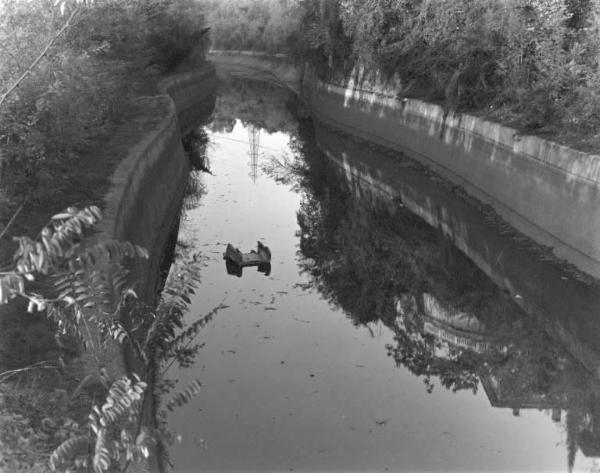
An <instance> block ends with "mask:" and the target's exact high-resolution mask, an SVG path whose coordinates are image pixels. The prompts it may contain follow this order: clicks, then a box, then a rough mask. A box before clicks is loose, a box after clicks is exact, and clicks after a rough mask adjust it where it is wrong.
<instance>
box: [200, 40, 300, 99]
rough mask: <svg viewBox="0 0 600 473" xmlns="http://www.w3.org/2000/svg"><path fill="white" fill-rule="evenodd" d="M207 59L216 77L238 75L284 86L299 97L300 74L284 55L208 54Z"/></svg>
mask: <svg viewBox="0 0 600 473" xmlns="http://www.w3.org/2000/svg"><path fill="white" fill-rule="evenodd" d="M208 58H209V59H210V61H211V62H213V63H214V64H215V66H216V67H217V75H218V76H219V77H222V76H223V75H225V74H227V75H234V76H235V75H238V76H241V77H249V78H252V79H258V80H264V81H266V82H273V83H275V84H278V85H281V86H284V87H287V88H289V89H290V90H292V91H294V92H295V93H296V94H298V95H300V93H301V90H302V72H301V69H299V68H297V67H296V66H294V65H293V64H291V63H290V61H289V60H288V59H287V58H286V56H284V55H269V54H264V53H257V52H254V51H218V50H213V51H211V52H210V54H209V56H208Z"/></svg>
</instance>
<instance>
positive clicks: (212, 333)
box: [169, 81, 600, 471]
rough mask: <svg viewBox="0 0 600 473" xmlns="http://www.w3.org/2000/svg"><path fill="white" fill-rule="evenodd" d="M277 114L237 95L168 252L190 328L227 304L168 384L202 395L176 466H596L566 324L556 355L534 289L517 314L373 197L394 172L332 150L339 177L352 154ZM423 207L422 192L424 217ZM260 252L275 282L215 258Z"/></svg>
mask: <svg viewBox="0 0 600 473" xmlns="http://www.w3.org/2000/svg"><path fill="white" fill-rule="evenodd" d="M290 100H291V98H290V97H289V96H287V94H286V93H285V92H284V91H282V90H281V89H277V88H274V87H273V86H268V85H266V84H260V83H252V82H239V81H232V82H231V83H229V84H225V86H224V87H223V88H222V90H221V97H220V99H219V100H218V101H217V111H216V115H215V121H214V122H213V123H212V125H209V127H208V129H209V130H212V131H211V133H210V134H209V136H210V144H209V146H208V157H209V160H210V163H211V166H210V167H211V171H212V173H213V175H212V176H211V175H204V176H203V177H202V180H203V182H202V188H203V189H204V191H205V192H206V193H205V194H204V195H202V197H201V198H200V199H197V200H195V201H194V205H189V206H188V209H187V212H186V215H185V218H184V221H183V223H182V229H181V231H180V245H179V250H178V252H179V253H180V254H181V255H182V256H181V258H182V259H183V258H184V255H185V254H188V253H189V251H190V248H193V251H199V252H201V254H202V259H201V260H202V264H203V266H204V267H203V269H202V271H201V273H200V277H201V279H202V283H201V285H200V287H199V288H198V291H197V293H196V294H195V296H194V297H193V299H192V301H191V307H192V308H191V311H190V314H189V321H190V322H191V321H193V320H195V317H196V316H197V315H199V314H205V313H207V312H209V311H210V309H211V308H213V307H215V306H217V305H219V304H221V303H224V304H225V305H226V306H228V307H227V308H224V309H222V310H221V311H220V312H219V313H218V314H216V315H215V317H214V319H213V320H212V322H211V323H210V324H208V326H207V327H206V330H205V331H204V332H203V333H202V334H201V338H202V339H201V340H200V341H201V343H202V344H203V345H202V348H201V349H200V350H199V351H198V353H197V355H196V358H195V363H194V364H193V365H192V366H189V367H187V368H179V369H172V370H171V371H170V375H171V376H172V377H174V378H177V379H178V380H179V385H180V386H186V385H189V383H190V382H192V381H193V380H196V379H198V380H200V382H201V383H202V385H203V388H202V390H201V391H200V393H199V394H198V396H197V397H196V398H194V399H193V400H192V401H190V402H189V403H188V404H186V405H185V406H183V407H182V408H181V409H179V410H176V411H175V412H174V413H173V414H172V415H171V416H170V418H169V426H170V428H171V430H173V431H174V432H175V433H177V434H180V435H181V438H182V441H181V443H179V444H175V445H174V446H173V447H172V448H171V461H172V462H173V463H174V466H175V467H174V470H175V471H192V470H194V471H196V470H209V471H210V470H212V471H223V470H290V469H295V470H310V471H315V470H355V471H365V470H369V471H372V470H382V471H383V470H390V471H394V470H402V471H467V470H468V471H492V470H494V471H525V470H527V471H568V469H569V468H571V467H572V468H573V469H574V470H578V471H579V470H582V471H589V470H591V469H593V468H594V466H595V460H594V457H596V456H600V399H599V396H598V395H597V393H599V392H600V391H598V383H597V382H596V381H595V379H594V377H593V376H592V375H591V374H590V372H589V370H588V369H586V368H584V366H583V365H582V363H581V362H580V360H578V359H577V358H576V356H577V350H573V349H571V348H572V347H574V346H575V343H574V342H573V340H576V339H574V338H573V336H572V334H578V331H577V330H576V327H571V326H569V327H567V328H568V329H569V330H570V332H569V333H570V334H571V337H570V338H569V343H570V345H569V344H567V345H568V346H567V345H565V344H563V343H560V342H559V341H557V340H561V341H563V340H562V339H561V338H560V337H557V335H556V331H554V330H551V329H550V328H551V327H550V326H551V325H552V324H553V323H554V322H553V321H552V320H550V319H549V320H548V321H547V322H546V323H545V324H544V323H542V322H543V321H540V318H539V317H537V316H536V317H533V316H532V315H531V314H528V313H526V312H524V311H523V309H522V306H523V305H524V304H523V303H522V300H527V301H529V300H531V299H530V296H529V294H530V293H534V292H535V294H537V296H539V297H543V295H544V290H545V284H546V283H545V280H544V279H543V278H536V279H535V280H532V281H530V286H529V288H528V291H529V292H527V291H526V290H521V289H519V290H520V292H522V296H521V297H520V299H519V298H515V295H514V293H512V292H511V291H506V290H501V289H500V288H498V286H497V285H495V284H494V283H492V281H491V280H490V279H488V278H487V277H486V275H485V274H484V273H483V272H482V271H481V270H480V269H479V268H478V267H476V266H475V265H474V264H473V263H472V262H471V261H470V260H469V259H468V258H467V257H465V256H464V254H463V253H462V252H460V251H458V250H457V249H456V248H455V247H454V246H453V245H452V244H451V242H450V240H449V238H448V236H447V233H445V232H443V231H441V230H438V229H436V228H433V227H431V226H429V225H428V224H426V223H425V222H424V221H423V220H421V219H420V218H419V217H417V216H415V215H413V214H412V213H410V212H409V211H408V210H407V209H406V205H405V202H406V199H404V200H402V199H400V198H399V197H398V195H394V194H393V193H391V194H390V193H389V192H387V193H386V192H382V191H381V189H385V186H387V185H388V184H389V183H388V182H387V181H386V179H385V178H386V176H389V175H391V174H390V172H388V170H387V169H385V168H383V167H377V165H376V164H377V160H375V159H371V160H368V161H364V163H363V164H361V163H360V159H363V160H366V159H367V157H368V156H371V154H373V153H374V151H373V150H368V149H366V148H365V149H361V148H360V146H359V145H357V144H355V143H351V144H349V141H348V139H346V138H343V137H342V138H341V139H340V140H339V141H341V142H342V143H345V146H347V147H350V148H352V149H353V150H354V152H355V154H356V161H353V162H349V161H346V162H345V164H344V166H341V165H340V163H341V162H343V161H344V159H346V160H348V159H349V158H348V152H347V149H346V150H345V148H344V147H343V146H342V145H339V146H338V147H337V148H336V146H337V145H336V144H335V139H334V138H335V137H333V138H331V139H330V140H326V139H325V138H326V136H325V134H324V133H325V131H324V130H317V131H318V135H319V139H320V140H321V144H322V145H323V146H325V145H327V147H328V148H327V149H328V151H329V155H330V157H332V158H334V159H328V158H326V157H325V156H324V155H322V154H321V153H320V152H319V151H318V150H317V148H316V145H315V140H314V136H313V130H312V125H311V124H310V122H309V121H306V120H302V121H300V122H298V121H296V120H295V119H294V118H293V115H292V114H291V113H290V112H289V110H288V108H286V106H285V104H289V103H290ZM278 130H284V131H285V132H282V131H278ZM336 153H337V156H338V157H340V159H335V156H336ZM344 153H346V154H344ZM369 153H371V154H369ZM378 159H379V158H378ZM380 159H384V157H381V156H380ZM367 164H368V165H367ZM395 165H397V166H398V167H399V168H401V169H406V163H403V162H400V161H398V162H397V163H396V164H395ZM361 166H362V167H361ZM403 166H404V168H403ZM349 167H352V172H349ZM367 168H368V169H367ZM378 169H379V170H380V171H378ZM411 172H412V171H411ZM361 173H362V174H361ZM378 173H379V174H378ZM358 174H361V175H362V180H361V179H356V176H357V175H358ZM422 178H423V177H422ZM358 181H361V182H358ZM411 182H413V184H414V182H417V180H415V179H413V180H412V181H411ZM431 185H432V188H435V186H439V183H435V182H434V183H433V184H431ZM435 192H436V191H431V192H430V190H429V188H428V187H427V186H425V185H423V186H422V188H421V189H420V190H419V196H420V198H422V199H425V200H427V201H428V202H430V203H431V202H436V199H437V198H439V195H435ZM451 198H454V199H455V200H457V201H459V200H460V199H461V198H460V197H456V196H455V197H448V196H447V195H444V199H443V200H442V202H443V204H444V206H445V207H444V209H442V210H441V211H440V212H442V213H443V212H446V210H447V209H448V208H452V206H451V204H447V202H448V199H451ZM446 204H447V205H446ZM456 205H458V204H456ZM461 205H463V204H461ZM438 207H439V206H438ZM440 208H441V207H440ZM454 215H457V214H454ZM456 218H458V217H456ZM455 220H456V219H455ZM456 221H458V220H456ZM469 228H470V227H469ZM472 231H473V230H472ZM478 231H480V232H483V230H478ZM490 231H491V230H490ZM478 234H479V233H478ZM257 240H260V241H264V242H265V243H266V244H267V245H268V246H269V247H270V248H271V250H272V251H273V257H272V260H271V264H272V265H273V270H272V272H270V273H260V272H257V271H256V270H254V269H253V268H248V269H245V270H244V274H243V277H241V278H238V277H232V276H231V275H228V273H229V272H230V268H224V262H223V259H222V253H223V251H224V250H225V246H226V244H227V243H228V242H231V243H232V244H233V245H234V246H236V247H238V248H252V247H253V246H255V244H256V241H257ZM492 247H493V242H492V241H491V240H490V242H489V244H488V246H487V247H486V248H488V249H490V248H492ZM183 249H185V251H184V250H183ZM490 251H491V250H490ZM478 254H481V252H479V253H478ZM503 254H504V253H503ZM509 256H510V255H509ZM495 259H498V260H499V261H500V259H499V258H497V257H496V258H495ZM502 262H503V264H504V260H502ZM249 269H252V270H249ZM509 269H511V268H508V269H507V267H503V270H506V271H507V274H510V271H509ZM511 270H514V271H518V268H517V269H511ZM523 271H530V269H526V268H524V269H523ZM507 278H508V276H507ZM511 280H512V279H511ZM569 284H571V283H569ZM511 287H512V286H511ZM552 288H553V289H555V286H552ZM582 291H584V293H585V294H588V295H589V297H588V298H583V299H585V300H586V301H587V300H591V299H590V298H593V297H592V296H593V294H592V295H590V294H591V292H590V291H592V289H590V288H589V287H587V286H586V288H585V290H584V289H582ZM551 296H552V297H556V296H557V295H556V294H552V295H551ZM531 297H533V296H531ZM562 297H563V298H565V299H568V298H569V294H567V293H563V294H562ZM538 305H539V303H538ZM572 307H573V313H575V314H578V313H579V312H577V311H578V310H579V311H583V309H582V308H580V307H579V306H575V304H574V303H573V304H572ZM559 317H560V316H557V318H559ZM349 322H350V323H349ZM588 328H589V327H588ZM565 333H566V332H565ZM587 336H588V337H590V338H592V337H593V336H594V334H587ZM565 340H566V338H565ZM574 355H575V356H574Z"/></svg>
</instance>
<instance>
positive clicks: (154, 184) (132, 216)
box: [99, 64, 217, 376]
mask: <svg viewBox="0 0 600 473" xmlns="http://www.w3.org/2000/svg"><path fill="white" fill-rule="evenodd" d="M216 85H217V82H216V76H215V69H214V67H213V66H212V65H211V64H206V65H204V66H203V67H201V68H199V69H198V70H196V71H193V72H187V73H184V74H180V75H176V76H173V77H169V78H167V79H165V80H163V81H162V82H161V83H160V84H159V87H158V89H159V91H161V92H162V94H161V95H156V96H152V97H140V98H138V99H136V100H135V101H134V106H135V108H136V113H135V118H134V119H132V120H130V121H129V122H128V123H126V124H125V125H124V126H123V127H121V128H119V130H117V132H116V134H115V136H114V137H113V140H117V142H119V143H121V144H122V146H125V147H126V148H127V149H129V152H128V154H127V156H126V157H125V158H124V159H123V161H122V162H121V163H120V164H119V166H118V167H117V169H116V171H115V172H114V174H113V176H112V177H111V185H110V190H109V192H108V193H107V195H106V197H105V199H104V201H105V209H104V220H103V222H102V225H101V227H100V235H99V238H102V239H116V240H121V241H130V242H132V243H135V244H137V245H140V246H142V247H144V248H146V249H147V250H148V252H149V253H150V257H149V258H148V259H147V260H144V259H139V258H138V259H136V261H135V265H134V267H133V268H131V269H132V279H134V280H135V281H136V292H137V293H138V296H139V297H140V299H142V300H144V301H147V302H149V303H152V302H153V301H154V298H155V297H156V288H157V286H158V284H159V281H160V279H159V278H160V264H161V261H162V255H163V253H164V250H165V248H166V245H167V243H168V240H169V237H170V235H171V233H172V231H171V230H172V229H173V227H174V226H175V225H176V224H177V222H178V216H179V207H180V204H181V201H182V198H183V194H184V192H185V187H186V183H187V178H188V174H189V171H190V168H189V162H188V159H187V157H186V156H185V154H184V151H183V147H182V143H181V139H182V136H183V134H184V133H186V132H187V131H189V130H190V129H191V127H193V125H195V124H197V123H199V122H200V121H201V120H202V119H203V118H205V117H207V116H208V114H209V113H210V111H211V110H212V108H213V107H214V92H215V89H216ZM113 348H114V350H111V352H112V353H108V354H102V355H103V357H105V356H107V357H108V358H109V359H111V362H110V363H107V365H110V367H111V368H112V370H114V371H115V375H116V376H120V375H122V374H124V373H126V372H127V367H126V363H125V360H124V358H123V354H122V353H120V350H119V347H117V346H115V347H113Z"/></svg>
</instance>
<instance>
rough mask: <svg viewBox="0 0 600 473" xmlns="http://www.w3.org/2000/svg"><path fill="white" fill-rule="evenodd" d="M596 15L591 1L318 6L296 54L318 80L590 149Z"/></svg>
mask: <svg viewBox="0 0 600 473" xmlns="http://www.w3.org/2000/svg"><path fill="white" fill-rule="evenodd" d="M599 14H600V2H598V1H597V0H566V1H565V0H508V1H503V2H495V1H492V0H484V1H478V2H472V1H469V0H458V1H453V2H437V1H423V0H402V1H400V2H389V1H386V0H375V1H372V2H362V1H358V0H350V1H343V2H342V1H339V0H323V1H317V0H315V1H308V2H306V3H305V9H304V16H303V19H302V23H301V24H302V27H301V29H300V31H301V32H302V35H303V40H302V41H300V42H298V48H297V50H296V54H297V56H298V57H300V58H308V60H309V61H310V62H311V63H312V64H313V65H314V66H315V68H316V70H317V71H318V74H319V76H320V77H321V78H322V79H325V80H328V81H336V82H338V83H339V82H343V83H344V84H345V83H347V82H348V79H349V78H350V77H353V78H354V80H355V81H356V80H358V81H359V82H360V81H363V82H367V83H368V82H369V81H371V82H372V81H377V80H381V81H383V82H387V83H390V82H391V83H393V84H394V87H395V89H396V92H397V94H398V96H399V97H416V98H423V99H425V100H429V101H434V102H437V103H440V104H443V105H444V106H445V108H446V109H448V110H450V111H453V110H454V111H470V112H476V113H481V114H484V115H485V116H487V117H489V118H492V119H494V120H497V121H501V122H503V123H505V124H508V125H510V126H513V127H516V128H518V129H520V130H521V131H524V132H527V133H535V134H540V135H547V136H552V138H553V139H555V140H559V141H562V142H564V143H566V144H570V145H573V146H574V147H576V148H579V149H582V150H584V151H587V150H590V149H591V148H593V147H594V146H597V144H598V137H597V136H596V135H597V132H598V127H599V126H600V95H599V94H598V90H599V88H598V84H600V71H599V70H598V57H599V52H600V35H599V34H598V28H599V26H600V23H599V21H598V19H599ZM366 71H371V72H372V71H376V72H372V73H371V74H369V73H368V72H366Z"/></svg>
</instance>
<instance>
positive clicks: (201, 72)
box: [158, 64, 218, 136]
mask: <svg viewBox="0 0 600 473" xmlns="http://www.w3.org/2000/svg"><path fill="white" fill-rule="evenodd" d="M217 82H218V81H217V75H216V73H215V67H214V66H213V65H212V64H206V65H205V66H203V67H201V68H199V69H196V70H192V71H189V72H184V73H181V74H176V75H174V76H171V77H167V78H166V79H163V80H162V81H161V82H160V83H159V84H158V90H159V91H160V92H161V93H163V94H165V95H168V96H170V97H171V98H172V99H173V102H175V108H176V110H177V120H178V122H179V129H180V131H181V136H185V135H187V134H188V133H189V132H190V131H191V130H192V128H193V127H194V126H197V125H198V123H199V122H200V121H202V120H203V119H204V118H205V117H206V115H207V112H209V113H210V111H211V110H212V108H213V107H214V102H212V101H210V100H207V99H208V98H209V96H210V95H212V94H214V92H215V89H216V87H217Z"/></svg>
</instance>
